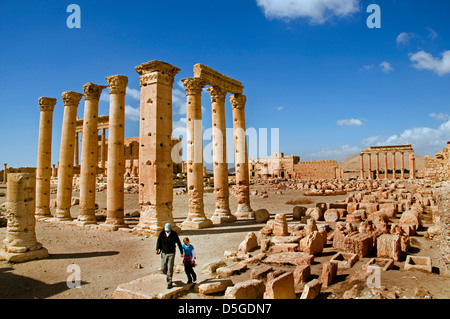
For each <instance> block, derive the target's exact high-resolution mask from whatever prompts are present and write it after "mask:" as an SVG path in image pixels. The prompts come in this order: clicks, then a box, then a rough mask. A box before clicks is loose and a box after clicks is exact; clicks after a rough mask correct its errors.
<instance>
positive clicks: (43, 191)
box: [35, 97, 56, 217]
mask: <svg viewBox="0 0 450 319" xmlns="http://www.w3.org/2000/svg"><path fill="white" fill-rule="evenodd" d="M55 105H56V99H55V98H51V97H40V98H39V108H40V111H41V114H40V121H39V144H38V156H37V169H36V211H35V214H36V216H37V217H51V213H50V178H51V176H52V163H51V160H52V127H53V111H54V109H55Z"/></svg>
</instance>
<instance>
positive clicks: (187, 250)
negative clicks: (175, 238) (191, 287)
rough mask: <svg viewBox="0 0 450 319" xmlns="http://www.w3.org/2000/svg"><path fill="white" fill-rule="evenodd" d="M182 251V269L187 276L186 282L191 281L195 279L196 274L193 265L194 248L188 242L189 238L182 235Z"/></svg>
mask: <svg viewBox="0 0 450 319" xmlns="http://www.w3.org/2000/svg"><path fill="white" fill-rule="evenodd" d="M182 247H183V252H184V258H183V264H184V271H185V272H186V276H187V277H188V282H187V283H188V284H190V283H191V282H195V281H197V275H196V274H195V271H194V267H195V250H194V246H192V245H191V244H190V242H189V238H187V237H184V238H183V245H182Z"/></svg>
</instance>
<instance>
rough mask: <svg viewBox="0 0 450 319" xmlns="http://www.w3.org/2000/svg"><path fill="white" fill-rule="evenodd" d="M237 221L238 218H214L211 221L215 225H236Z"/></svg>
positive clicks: (230, 216) (231, 216) (232, 216)
mask: <svg viewBox="0 0 450 319" xmlns="http://www.w3.org/2000/svg"><path fill="white" fill-rule="evenodd" d="M236 220H237V218H236V216H234V215H229V216H212V217H211V221H212V223H213V224H215V225H219V224H225V223H234V222H235V221H236Z"/></svg>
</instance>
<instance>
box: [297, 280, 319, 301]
mask: <svg viewBox="0 0 450 319" xmlns="http://www.w3.org/2000/svg"><path fill="white" fill-rule="evenodd" d="M320 289H322V283H321V282H320V281H319V280H318V279H313V280H311V281H310V282H308V283H306V284H305V287H304V288H303V292H302V295H301V297H300V299H315V298H317V296H319V293H320Z"/></svg>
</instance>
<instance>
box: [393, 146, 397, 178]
mask: <svg viewBox="0 0 450 319" xmlns="http://www.w3.org/2000/svg"><path fill="white" fill-rule="evenodd" d="M396 170H397V168H396V166H395V152H392V179H397V172H396Z"/></svg>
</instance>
